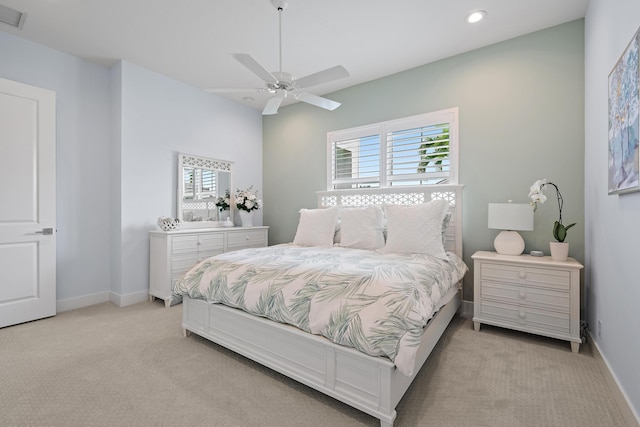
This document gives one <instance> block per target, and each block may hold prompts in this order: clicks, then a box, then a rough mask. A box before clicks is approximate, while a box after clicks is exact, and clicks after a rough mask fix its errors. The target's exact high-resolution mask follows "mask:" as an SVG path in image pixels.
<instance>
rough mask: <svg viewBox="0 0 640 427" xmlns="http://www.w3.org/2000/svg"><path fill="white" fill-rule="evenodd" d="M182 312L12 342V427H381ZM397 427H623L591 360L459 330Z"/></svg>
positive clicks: (75, 324)
mask: <svg viewBox="0 0 640 427" xmlns="http://www.w3.org/2000/svg"><path fill="white" fill-rule="evenodd" d="M181 316H182V305H177V306H174V307H171V308H170V309H166V308H164V305H162V303H161V302H159V301H156V302H147V303H142V304H137V305H134V306H130V307H125V308H118V307H116V306H114V305H112V304H110V303H105V304H100V305H96V306H93V307H87V308H83V309H79V310H75V311H71V312H66V313H61V314H59V315H58V316H56V317H53V318H49V319H44V320H40V321H36V322H31V323H26V324H23V325H17V326H12V327H8V328H4V329H0V425H1V426H205V425H207V426H376V425H379V422H378V420H376V419H375V418H373V417H371V416H369V415H366V414H363V413H361V412H359V411H357V410H355V409H352V408H350V407H348V406H346V405H344V404H342V403H340V402H338V401H335V400H333V399H331V398H329V397H326V396H324V395H322V394H321V393H319V392H316V391H314V390H312V389H310V388H308V387H306V386H303V385H300V384H298V383H296V382H295V381H293V380H290V379H288V378H286V377H284V376H282V375H280V374H278V373H275V372H273V371H271V370H269V369H267V368H264V367H262V366H260V365H257V364H256V363H254V362H252V361H250V360H248V359H245V358H243V357H241V356H238V355H236V354H234V353H232V352H230V351H228V350H226V349H224V348H221V347H219V346H217V345H215V344H212V343H209V342H208V341H206V340H204V339H202V338H200V337H198V336H195V335H192V336H191V337H189V338H184V337H183V336H182V329H181V327H180V322H181ZM397 411H398V418H397V419H396V423H395V425H396V426H400V427H402V426H509V427H514V426H594V427H596V426H598V427H600V426H624V425H625V424H624V420H623V419H622V416H621V415H620V413H619V411H618V409H617V407H616V404H615V402H614V401H613V398H612V395H611V393H610V391H609V389H608V388H607V386H606V384H605V382H604V379H603V377H602V375H601V374H600V371H599V370H598V367H597V366H596V363H595V361H594V359H593V357H592V355H591V354H589V353H588V349H587V347H586V346H582V351H581V353H580V354H572V353H571V351H570V346H569V343H567V342H563V341H557V340H552V339H546V338H542V337H537V336H533V335H528V334H522V333H518V332H512V331H507V330H503V329H499V328H492V327H485V326H483V328H482V330H481V331H480V332H474V331H473V327H472V323H471V322H470V321H469V320H465V319H461V318H456V319H454V321H453V322H452V324H451V325H450V326H449V328H448V329H447V331H446V332H445V335H444V336H443V337H442V339H441V341H440V342H439V344H438V345H437V347H436V349H435V350H434V352H433V353H432V355H431V357H430V358H429V360H428V361H427V363H426V365H425V366H424V368H423V369H422V371H421V372H420V374H419V375H418V377H417V378H416V380H415V381H414V383H413V384H412V386H411V388H410V389H409V390H408V392H407V394H406V395H405V397H404V399H403V400H402V401H401V402H400V404H399V405H398V408H397Z"/></svg>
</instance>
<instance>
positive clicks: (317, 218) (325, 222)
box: [293, 207, 338, 247]
mask: <svg viewBox="0 0 640 427" xmlns="http://www.w3.org/2000/svg"><path fill="white" fill-rule="evenodd" d="M337 218H338V208H335V207H333V208H328V209H300V221H299V222H298V229H297V230H296V237H295V238H294V239H293V244H294V245H299V246H324V247H331V246H333V235H334V234H335V231H336V220H337Z"/></svg>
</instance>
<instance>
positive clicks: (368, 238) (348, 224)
mask: <svg viewBox="0 0 640 427" xmlns="http://www.w3.org/2000/svg"><path fill="white" fill-rule="evenodd" d="M340 222H341V226H340V235H341V236H340V246H345V247H348V248H356V249H370V250H371V249H380V248H382V247H383V246H384V235H383V234H382V232H383V230H384V215H383V213H382V209H380V207H379V206H367V207H365V208H342V209H340Z"/></svg>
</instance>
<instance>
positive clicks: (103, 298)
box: [56, 292, 109, 313]
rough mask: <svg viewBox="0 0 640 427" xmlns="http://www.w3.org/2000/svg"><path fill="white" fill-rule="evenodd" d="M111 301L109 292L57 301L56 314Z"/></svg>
mask: <svg viewBox="0 0 640 427" xmlns="http://www.w3.org/2000/svg"><path fill="white" fill-rule="evenodd" d="M108 301H109V292H99V293H97V294H90V295H84V296H81V297H75V298H68V299H62V300H58V301H56V312H57V313H62V312H64V311H69V310H75V309H76V308H82V307H89V306H90V305H96V304H101V303H103V302H108Z"/></svg>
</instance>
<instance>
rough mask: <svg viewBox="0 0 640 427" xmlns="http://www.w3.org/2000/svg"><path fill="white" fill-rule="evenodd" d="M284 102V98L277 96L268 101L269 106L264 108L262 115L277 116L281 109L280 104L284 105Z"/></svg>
mask: <svg viewBox="0 0 640 427" xmlns="http://www.w3.org/2000/svg"><path fill="white" fill-rule="evenodd" d="M283 100H284V98H279V97H277V96H274V97H273V98H270V99H269V100H268V101H267V105H265V106H264V110H262V115H263V116H269V115H271V114H277V113H278V108H280V104H282V101H283Z"/></svg>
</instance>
